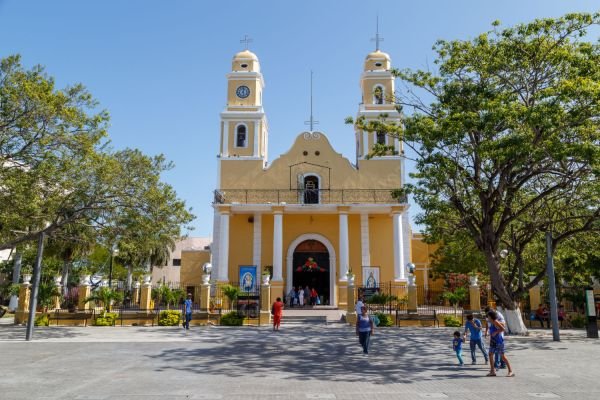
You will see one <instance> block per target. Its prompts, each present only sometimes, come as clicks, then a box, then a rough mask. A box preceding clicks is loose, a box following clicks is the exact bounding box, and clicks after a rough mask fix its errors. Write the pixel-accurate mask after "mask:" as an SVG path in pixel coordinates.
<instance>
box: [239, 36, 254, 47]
mask: <svg viewBox="0 0 600 400" xmlns="http://www.w3.org/2000/svg"><path fill="white" fill-rule="evenodd" d="M240 43H244V44H245V45H246V50H248V45H249V44H250V43H252V38H250V37H249V36H248V35H244V38H243V39H242V40H240Z"/></svg>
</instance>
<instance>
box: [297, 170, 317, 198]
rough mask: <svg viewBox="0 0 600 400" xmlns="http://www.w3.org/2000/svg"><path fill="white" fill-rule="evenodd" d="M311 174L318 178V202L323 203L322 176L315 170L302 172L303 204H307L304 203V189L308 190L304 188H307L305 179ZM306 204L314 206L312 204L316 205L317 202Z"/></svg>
mask: <svg viewBox="0 0 600 400" xmlns="http://www.w3.org/2000/svg"><path fill="white" fill-rule="evenodd" d="M309 176H314V177H316V178H317V184H318V188H317V194H318V195H319V202H318V203H317V204H321V176H320V175H319V174H317V173H315V172H307V173H306V174H302V189H301V190H302V194H301V196H302V203H301V204H305V203H304V190H306V189H304V188H305V183H304V181H305V179H306V178H307V177H309ZM306 205H308V206H312V205H315V204H314V203H306Z"/></svg>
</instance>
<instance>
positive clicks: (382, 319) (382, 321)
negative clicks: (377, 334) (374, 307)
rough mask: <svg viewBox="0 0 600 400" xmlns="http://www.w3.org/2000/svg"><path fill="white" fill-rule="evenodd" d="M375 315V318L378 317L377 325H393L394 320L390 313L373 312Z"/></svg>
mask: <svg viewBox="0 0 600 400" xmlns="http://www.w3.org/2000/svg"><path fill="white" fill-rule="evenodd" d="M375 315H376V316H377V318H379V325H378V326H394V321H393V319H392V316H391V315H389V314H384V313H375Z"/></svg>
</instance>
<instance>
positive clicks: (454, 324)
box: [444, 315, 462, 327]
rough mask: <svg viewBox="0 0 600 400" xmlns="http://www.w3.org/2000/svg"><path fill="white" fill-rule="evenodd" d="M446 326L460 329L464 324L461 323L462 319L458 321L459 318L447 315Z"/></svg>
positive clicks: (445, 318)
mask: <svg viewBox="0 0 600 400" xmlns="http://www.w3.org/2000/svg"><path fill="white" fill-rule="evenodd" d="M444 325H445V326H451V327H460V326H462V323H461V322H460V319H458V318H457V317H455V316H453V315H446V316H445V317H444Z"/></svg>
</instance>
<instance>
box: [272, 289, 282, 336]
mask: <svg viewBox="0 0 600 400" xmlns="http://www.w3.org/2000/svg"><path fill="white" fill-rule="evenodd" d="M271 315H273V331H278V330H279V326H280V325H281V318H282V317H283V303H282V302H281V297H278V298H277V300H276V301H275V303H273V306H272V307H271Z"/></svg>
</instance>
